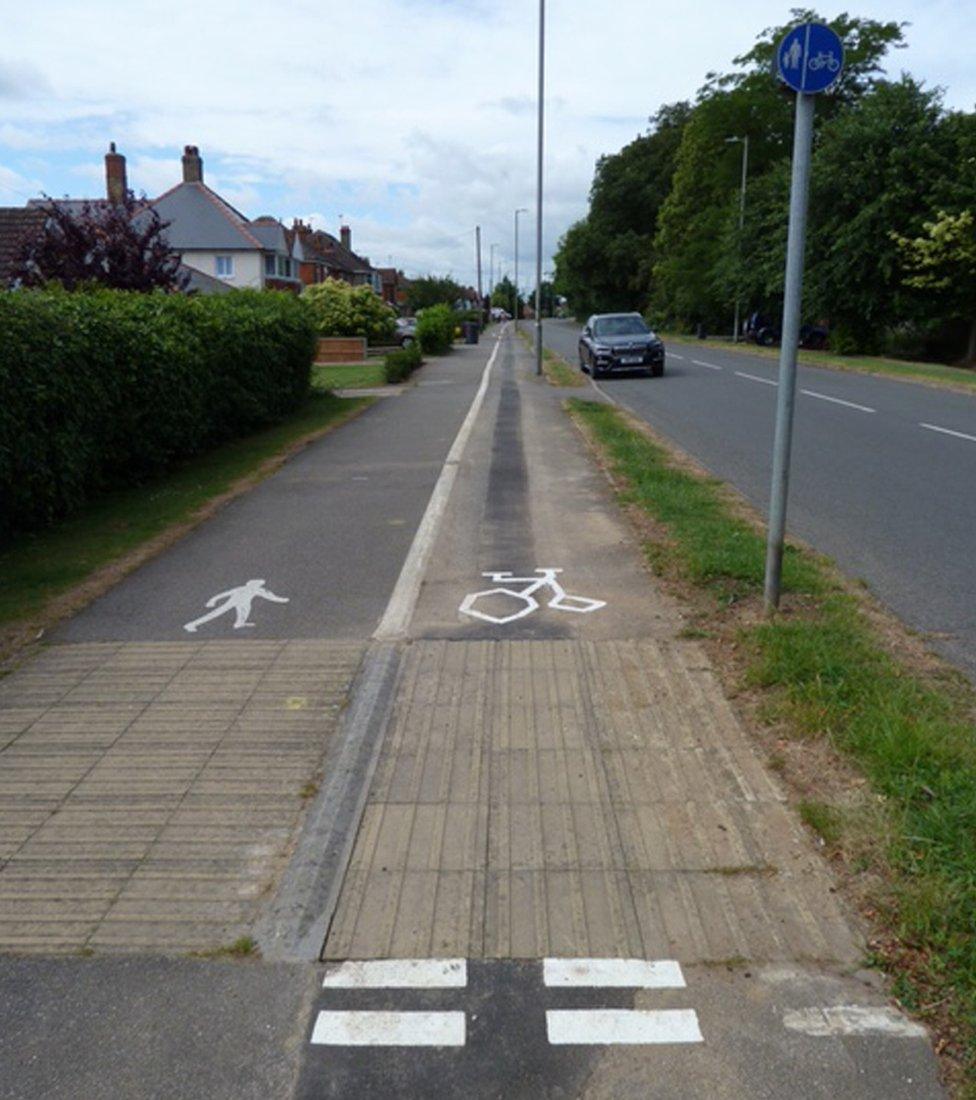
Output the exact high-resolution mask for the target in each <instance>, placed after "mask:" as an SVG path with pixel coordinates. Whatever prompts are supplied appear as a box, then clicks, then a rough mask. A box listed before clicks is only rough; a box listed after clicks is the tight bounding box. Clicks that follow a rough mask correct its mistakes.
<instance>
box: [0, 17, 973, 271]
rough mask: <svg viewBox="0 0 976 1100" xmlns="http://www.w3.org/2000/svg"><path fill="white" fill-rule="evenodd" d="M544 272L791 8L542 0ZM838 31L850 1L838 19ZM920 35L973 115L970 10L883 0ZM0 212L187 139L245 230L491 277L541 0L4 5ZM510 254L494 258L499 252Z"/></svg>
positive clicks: (949, 96)
mask: <svg viewBox="0 0 976 1100" xmlns="http://www.w3.org/2000/svg"><path fill="white" fill-rule="evenodd" d="M546 10H547V35H546V68H547V80H546V128H547V132H546V151H545V209H544V214H543V265H544V268H546V269H548V268H549V267H550V266H551V262H552V261H551V257H552V254H553V252H554V251H555V248H556V246H557V244H558V241H559V238H560V236H561V235H562V234H563V233H564V232H565V231H566V229H567V228H568V227H569V226H570V225H571V224H572V223H573V222H574V221H575V220H576V219H577V218H579V217H581V216H582V215H583V214H584V213H585V211H586V205H587V195H588V192H589V187H590V183H591V181H592V178H593V168H594V164H595V162H596V160H597V159H598V158H599V157H600V156H601V155H603V154H605V153H612V152H616V151H617V150H618V149H619V148H621V146H623V145H625V144H626V143H627V142H628V141H631V140H632V139H633V138H634V137H636V136H637V135H638V134H639V133H642V132H644V131H645V130H646V128H647V120H648V117H649V116H650V115H652V114H653V113H654V112H655V111H656V110H657V108H658V107H659V106H661V104H663V103H670V102H674V101H676V100H680V99H685V98H689V97H692V96H694V93H695V92H696V90H697V89H698V88H699V87H700V85H701V84H702V82H703V80H704V77H705V74H706V73H707V72H708V71H709V70H719V71H727V70H729V69H730V68H731V62H732V58H733V57H735V56H736V55H737V54H740V53H743V52H745V51H746V50H748V49H749V48H750V46H751V45H752V44H753V41H754V40H755V38H756V36H757V35H758V34H759V33H760V32H761V31H762V30H763V29H764V28H765V27H767V26H774V25H780V24H783V23H786V22H787V21H788V20H789V18H790V9H789V7H788V6H787V5H781V4H776V3H768V2H764V0H736V3H734V4H733V3H728V2H727V0H698V2H697V3H695V4H690V3H682V4H661V3H654V2H652V0H604V2H603V3H594V2H593V0H547V7H546ZM819 10H820V13H821V15H823V16H825V17H827V18H830V17H832V16H833V15H835V14H836V11H835V9H833V8H820V9H819ZM842 10H848V11H850V12H851V13H852V14H855V15H858V16H864V17H872V18H877V19H896V20H899V21H905V22H907V23H909V24H911V25H910V26H909V27H908V28H907V31H906V35H907V39H908V43H909V47H908V48H907V49H904V50H900V51H897V52H895V53H893V54H891V55H889V60H888V64H887V70H888V73H889V74H890V75H891V76H894V77H897V76H898V75H899V73H900V72H901V71H903V70H904V71H908V72H911V73H912V74H913V75H914V76H915V77H916V78H918V79H920V80H922V81H924V82H925V83H926V84H927V85H928V86H935V85H938V86H940V87H942V88H944V89H945V93H946V103H947V105H948V106H949V107H952V108H955V109H960V110H973V108H974V105H976V66H974V65H973V64H972V61H971V49H970V44H971V42H972V37H973V24H972V10H971V7H970V4H969V3H968V2H966V0H887V2H885V3H880V2H875V0H864V2H861V3H851V4H850V5H846V6H845V7H844V9H842ZM0 17H2V26H3V33H2V37H0V206H20V205H23V204H24V203H25V202H26V201H27V200H28V199H29V198H32V197H36V196H38V195H40V194H41V193H46V194H49V195H52V196H61V195H71V196H73V197H99V196H101V195H102V194H103V193H104V167H103V156H104V153H105V152H106V150H107V148H108V143H109V142H110V141H114V142H115V143H116V145H117V147H118V150H119V152H121V153H124V154H125V156H126V158H127V161H128V179H129V186H130V187H131V188H133V189H134V190H135V191H136V193H137V194H141V193H143V192H145V193H146V194H147V195H149V196H150V197H152V196H154V195H156V194H159V193H160V192H162V191H163V190H165V189H166V188H168V187H170V186H172V185H173V184H174V183H177V182H178V181H179V179H180V171H181V170H180V155H181V153H182V149H183V146H184V145H187V144H192V145H197V146H199V148H200V152H201V155H202V156H203V159H204V178H205V180H206V182H207V183H208V184H209V185H210V186H211V187H213V188H214V190H216V191H217V192H218V193H219V194H221V195H222V196H223V197H224V198H226V199H227V200H228V201H229V202H231V203H232V204H233V205H234V206H236V207H237V208H238V209H239V210H241V211H242V213H244V214H245V215H247V216H248V217H257V216H258V215H261V214H272V215H274V216H276V217H279V218H281V219H282V220H283V221H285V222H286V223H287V224H290V223H291V220H292V218H294V217H300V218H304V219H305V220H306V221H311V222H312V223H313V224H315V225H316V226H317V227H320V228H324V229H328V230H329V231H331V232H333V233H336V234H337V233H338V227H339V224H340V221H344V222H345V223H347V224H348V225H349V226H350V227H351V229H352V235H353V247H354V249H355V250H356V251H357V252H359V253H360V254H363V255H367V256H369V258H370V259H371V261H372V262H373V263H374V264H375V265H377V266H387V265H390V264H393V265H396V266H397V267H399V268H401V269H403V270H404V271H405V272H406V273H407V274H408V275H414V276H415V275H423V274H427V273H434V274H439V275H445V274H450V275H452V276H453V277H454V278H456V279H458V280H459V281H460V282H463V283H467V284H473V283H474V280H475V228H474V227H475V226H476V225H480V226H481V227H482V235H481V240H482V257H483V279H484V284H485V286H486V288H487V286H488V278H489V267H490V262H491V259H492V257H494V265H493V266H494V274H495V276H496V278H497V277H498V275H499V274H500V273H504V274H511V273H512V270H513V253H514V245H513V221H514V218H513V212H514V211H515V209H516V208H518V207H525V208H527V209H528V212H527V213H526V214H524V215H522V216H521V218H520V245H519V265H520V270H519V275H520V279H519V282H520V284H521V285H523V286H528V285H530V284H531V282H532V269H533V267H534V263H535V155H536V102H537V100H536V89H537V80H538V75H537V72H538V70H537V51H538V23H537V18H538V3H537V2H536V0H491V2H490V3H487V2H484V0H355V2H354V3H350V2H345V3H339V2H338V0H280V2H278V3H268V0H261V2H260V3H258V2H253V0H235V2H229V0H194V2H185V0H167V2H166V3H165V4H158V3H153V4H149V3H145V2H143V0H127V2H125V3H119V2H115V0H85V3H84V4H82V3H80V2H79V0H44V3H42V4H23V3H15V2H14V0H0ZM492 245H495V246H496V247H495V248H494V249H492V247H491V246H492Z"/></svg>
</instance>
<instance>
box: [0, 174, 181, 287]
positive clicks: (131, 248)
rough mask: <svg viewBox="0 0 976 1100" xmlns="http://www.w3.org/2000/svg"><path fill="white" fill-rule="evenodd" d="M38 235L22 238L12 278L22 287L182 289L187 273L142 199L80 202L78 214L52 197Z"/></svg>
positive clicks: (129, 196)
mask: <svg viewBox="0 0 976 1100" xmlns="http://www.w3.org/2000/svg"><path fill="white" fill-rule="evenodd" d="M43 210H44V213H45V221H44V226H43V229H42V230H41V233H40V236H39V237H37V238H35V239H32V240H28V241H26V242H25V244H24V246H23V248H22V250H21V252H20V255H19V257H18V260H17V263H16V264H15V268H14V275H13V278H14V280H15V281H16V282H19V283H21V284H22V285H24V286H43V285H44V284H45V283H60V284H61V285H62V286H64V287H65V288H66V289H68V290H74V289H75V288H76V287H79V286H81V285H83V284H85V283H101V284H102V285H104V286H109V287H115V288H116V289H118V290H142V291H148V290H158V289H163V290H183V289H184V288H185V286H186V283H187V281H188V280H187V277H186V276H185V275H181V274H180V271H179V267H180V258H179V256H178V255H174V253H173V252H172V251H171V250H170V247H169V244H168V242H167V241H166V236H165V230H166V228H167V226H168V224H169V223H168V222H163V221H162V220H161V219H160V217H159V215H158V214H157V213H156V211H155V210H153V209H152V207H150V206H148V205H147V204H146V201H145V197H143V199H142V200H139V201H137V200H136V199H135V198H134V197H133V195H132V193H131V192H127V193H126V195H125V197H124V198H123V199H122V201H121V202H114V203H104V204H101V203H100V204H93V203H85V204H84V205H83V206H82V207H81V209H80V210H79V211H77V212H74V211H72V209H71V208H69V207H68V206H66V205H64V204H63V203H59V202H57V201H56V200H54V199H51V198H46V201H45V203H44V205H43Z"/></svg>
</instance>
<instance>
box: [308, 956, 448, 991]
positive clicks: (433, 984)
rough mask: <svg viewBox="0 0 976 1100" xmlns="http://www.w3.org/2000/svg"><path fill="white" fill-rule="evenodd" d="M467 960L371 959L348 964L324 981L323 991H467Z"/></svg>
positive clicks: (332, 972)
mask: <svg viewBox="0 0 976 1100" xmlns="http://www.w3.org/2000/svg"><path fill="white" fill-rule="evenodd" d="M467 984H468V963H467V960H466V959H370V960H369V961H367V962H344V963H340V965H339V966H337V967H335V968H334V969H330V970H329V971H328V972H327V973H326V975H325V977H324V978H323V979H322V988H323V989H463V988H464V987H465V986H466V985H467Z"/></svg>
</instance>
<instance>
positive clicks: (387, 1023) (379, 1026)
mask: <svg viewBox="0 0 976 1100" xmlns="http://www.w3.org/2000/svg"><path fill="white" fill-rule="evenodd" d="M464 1033H465V1022H464V1013H463V1012H320V1013H319V1014H318V1018H317V1019H316V1021H315V1027H314V1028H313V1029H312V1038H311V1042H312V1043H313V1044H314V1045H315V1046H328V1047H463V1046H464Z"/></svg>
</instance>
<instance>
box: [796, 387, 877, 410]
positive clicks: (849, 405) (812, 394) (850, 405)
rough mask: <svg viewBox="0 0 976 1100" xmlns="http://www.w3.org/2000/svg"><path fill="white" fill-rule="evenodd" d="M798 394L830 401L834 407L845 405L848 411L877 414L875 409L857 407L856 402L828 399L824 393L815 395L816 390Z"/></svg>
mask: <svg viewBox="0 0 976 1100" xmlns="http://www.w3.org/2000/svg"><path fill="white" fill-rule="evenodd" d="M800 393H805V394H806V395H807V397H816V398H818V399H819V400H820V401H832V402H833V403H834V404H835V405H846V406H847V408H849V409H858V410H860V411H861V412H863V413H873V412H877V411H878V410H877V409H871V408H868V406H867V405H859V404H858V403H857V402H856V401H844V400H842V399H841V398H839V397H829V396H828V395H827V394H825V393H817V391H816V390H800Z"/></svg>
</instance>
